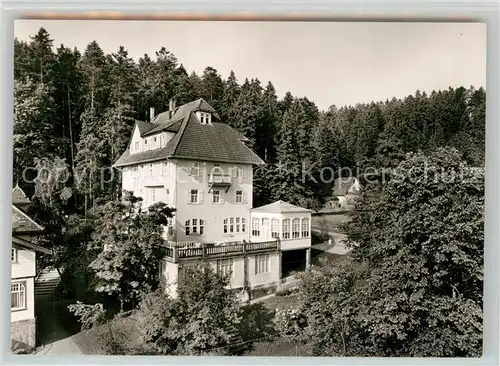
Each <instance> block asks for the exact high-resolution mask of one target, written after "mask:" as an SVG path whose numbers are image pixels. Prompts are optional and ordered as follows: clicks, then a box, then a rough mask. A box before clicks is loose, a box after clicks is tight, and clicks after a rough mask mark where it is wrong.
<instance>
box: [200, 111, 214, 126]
mask: <svg viewBox="0 0 500 366" xmlns="http://www.w3.org/2000/svg"><path fill="white" fill-rule="evenodd" d="M200 122H201V124H203V125H206V124H209V123H211V122H212V115H211V114H210V113H205V112H201V113H200Z"/></svg>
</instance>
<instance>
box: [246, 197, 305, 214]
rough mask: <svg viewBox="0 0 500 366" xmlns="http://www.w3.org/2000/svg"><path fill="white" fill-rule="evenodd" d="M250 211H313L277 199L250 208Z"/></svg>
mask: <svg viewBox="0 0 500 366" xmlns="http://www.w3.org/2000/svg"><path fill="white" fill-rule="evenodd" d="M250 211H252V212H268V213H296V212H314V211H313V210H309V209H307V208H304V207H300V206H295V205H292V204H291V203H288V202H285V201H282V200H279V201H276V202H273V203H270V204H268V205H265V206H260V207H255V208H252V209H251V210H250Z"/></svg>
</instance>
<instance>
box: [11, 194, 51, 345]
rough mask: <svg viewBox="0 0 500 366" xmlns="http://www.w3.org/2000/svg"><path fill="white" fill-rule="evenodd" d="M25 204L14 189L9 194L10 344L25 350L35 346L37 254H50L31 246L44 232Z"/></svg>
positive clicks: (24, 199)
mask: <svg viewBox="0 0 500 366" xmlns="http://www.w3.org/2000/svg"><path fill="white" fill-rule="evenodd" d="M28 204H29V200H28V198H27V197H26V195H25V194H24V192H23V191H22V189H21V188H19V186H16V187H15V188H14V189H13V191H12V248H11V249H12V250H11V251H12V256H11V263H12V269H11V283H10V293H11V294H10V299H11V301H10V315H11V316H10V318H11V340H12V344H13V346H15V347H20V348H24V349H30V348H33V347H35V345H36V319H35V277H36V252H42V253H50V250H49V249H47V248H43V247H40V246H39V245H36V244H33V243H32V242H31V241H32V239H33V237H34V236H36V235H39V234H40V233H41V232H42V231H43V228H42V227H41V226H40V225H39V224H38V223H36V222H35V221H34V220H33V219H32V218H31V217H29V216H28V214H27V213H26V212H25V211H24V210H23V208H26V207H27V205H28Z"/></svg>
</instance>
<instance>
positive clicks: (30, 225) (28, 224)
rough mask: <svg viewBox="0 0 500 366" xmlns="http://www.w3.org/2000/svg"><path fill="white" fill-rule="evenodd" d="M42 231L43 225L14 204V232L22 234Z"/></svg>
mask: <svg viewBox="0 0 500 366" xmlns="http://www.w3.org/2000/svg"><path fill="white" fill-rule="evenodd" d="M41 231H43V227H42V226H40V225H39V224H38V223H37V222H36V221H35V220H33V219H32V218H31V217H29V216H28V214H27V213H26V212H24V211H22V210H21V209H20V208H18V207H16V206H15V205H12V233H16V234H20V233H33V232H41Z"/></svg>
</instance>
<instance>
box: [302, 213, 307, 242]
mask: <svg viewBox="0 0 500 366" xmlns="http://www.w3.org/2000/svg"><path fill="white" fill-rule="evenodd" d="M302 237H303V238H308V237H309V219H308V218H305V219H302Z"/></svg>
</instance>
